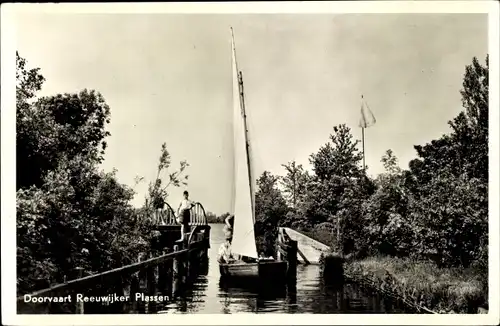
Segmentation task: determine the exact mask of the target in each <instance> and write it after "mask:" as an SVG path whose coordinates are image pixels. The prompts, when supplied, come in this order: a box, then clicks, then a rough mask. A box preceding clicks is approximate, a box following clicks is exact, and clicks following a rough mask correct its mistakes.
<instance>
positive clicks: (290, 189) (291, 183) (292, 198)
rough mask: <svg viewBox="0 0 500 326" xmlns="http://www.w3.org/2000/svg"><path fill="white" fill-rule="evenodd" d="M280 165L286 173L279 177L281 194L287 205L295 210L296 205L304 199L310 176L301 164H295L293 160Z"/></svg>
mask: <svg viewBox="0 0 500 326" xmlns="http://www.w3.org/2000/svg"><path fill="white" fill-rule="evenodd" d="M282 166H283V167H284V168H285V170H286V175H285V176H284V177H281V178H280V183H281V186H282V187H283V195H284V197H285V199H286V200H287V202H288V205H289V206H290V207H291V208H292V209H293V210H296V209H297V205H299V204H300V203H301V202H302V201H303V199H304V196H305V194H306V191H307V185H308V183H309V182H310V179H311V177H310V175H309V173H308V172H307V171H304V167H303V166H302V164H298V165H297V164H296V162H295V161H292V162H289V163H288V164H282Z"/></svg>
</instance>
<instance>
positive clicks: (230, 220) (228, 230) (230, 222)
mask: <svg viewBox="0 0 500 326" xmlns="http://www.w3.org/2000/svg"><path fill="white" fill-rule="evenodd" d="M224 223H225V224H226V225H224V234H225V235H227V234H231V236H230V237H231V238H232V234H233V227H234V215H229V216H228V217H226V219H225V220H224Z"/></svg>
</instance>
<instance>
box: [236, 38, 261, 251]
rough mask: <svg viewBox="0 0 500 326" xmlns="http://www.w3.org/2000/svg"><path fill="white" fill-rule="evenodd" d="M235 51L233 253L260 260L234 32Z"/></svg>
mask: <svg viewBox="0 0 500 326" xmlns="http://www.w3.org/2000/svg"><path fill="white" fill-rule="evenodd" d="M231 41H232V42H231V43H232V51H233V60H232V61H233V64H232V66H233V69H232V70H233V110H234V116H233V128H234V129H233V133H234V160H235V161H234V183H235V187H234V190H235V193H234V196H235V198H234V208H233V212H234V228H233V241H232V246H231V247H232V251H233V252H234V253H236V254H240V255H243V256H247V257H252V258H258V255H257V245H256V243H255V233H254V221H255V217H254V208H253V204H254V197H255V194H254V191H253V190H254V189H255V187H254V186H253V179H254V178H253V176H252V175H251V171H252V169H251V168H250V165H249V164H250V159H249V156H248V152H247V146H248V138H247V133H246V132H247V131H246V130H245V116H244V112H245V108H244V102H243V98H242V96H243V94H241V91H240V83H239V76H238V73H239V70H238V65H237V62H236V48H235V44H234V35H233V34H232V29H231Z"/></svg>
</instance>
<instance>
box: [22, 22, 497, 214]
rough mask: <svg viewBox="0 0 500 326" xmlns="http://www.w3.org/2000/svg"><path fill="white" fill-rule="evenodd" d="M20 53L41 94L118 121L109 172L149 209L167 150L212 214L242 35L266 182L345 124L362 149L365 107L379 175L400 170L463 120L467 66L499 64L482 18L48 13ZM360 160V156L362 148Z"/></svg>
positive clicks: (220, 189)
mask: <svg viewBox="0 0 500 326" xmlns="http://www.w3.org/2000/svg"><path fill="white" fill-rule="evenodd" d="M16 22H17V24H16V33H17V35H16V40H17V49H18V51H19V52H20V55H21V56H22V57H24V58H26V59H27V60H28V65H29V67H40V68H41V71H40V72H41V73H42V75H43V76H44V77H45V78H46V82H45V84H44V86H43V89H42V91H41V92H40V94H39V95H40V96H45V95H55V94H57V93H66V92H69V93H74V92H78V91H80V90H82V89H84V88H87V89H95V90H96V91H99V92H100V93H101V94H102V95H103V96H104V98H105V100H106V102H107V104H108V105H109V106H110V109H111V123H110V124H109V125H108V127H107V129H108V130H109V131H110V133H111V136H110V137H109V138H108V139H107V143H108V148H107V150H106V154H105V162H104V163H103V165H102V169H104V170H105V171H111V170H112V169H113V168H116V169H117V170H118V172H117V176H118V179H119V181H120V182H122V183H125V184H127V185H129V186H133V185H134V178H135V177H136V176H141V177H144V179H145V181H143V182H142V183H139V184H138V185H136V186H135V190H136V192H137V195H136V197H135V199H134V201H133V204H134V205H135V206H140V205H142V204H143V202H144V196H145V193H146V190H147V184H148V182H150V181H152V180H153V178H154V177H155V174H156V166H157V164H158V159H159V155H160V148H161V144H162V143H163V142H166V144H167V149H168V150H169V152H170V153H171V156H172V170H171V171H174V170H175V169H177V168H178V166H179V162H180V161H181V160H187V161H188V163H189V164H190V166H189V168H188V170H187V172H188V174H189V184H188V186H187V187H181V188H173V189H171V191H170V197H169V199H168V202H169V203H170V204H171V205H172V206H173V207H176V206H177V203H178V201H179V200H180V199H181V195H182V191H184V190H186V189H187V190H189V192H190V194H191V198H192V199H193V200H196V201H199V202H201V203H202V204H203V206H204V207H205V209H206V210H208V211H212V212H215V213H218V214H220V213H223V212H226V211H229V210H230V203H231V198H232V194H231V185H232V182H233V178H232V175H231V166H232V164H231V162H232V146H231V143H232V139H233V138H232V129H231V121H232V120H231V119H232V84H231V83H232V79H231V78H232V74H231V39H230V32H229V28H230V26H232V27H233V29H234V33H235V42H236V51H237V57H238V65H239V68H240V70H241V71H242V72H243V79H244V85H245V97H246V110H247V113H248V115H249V124H250V130H251V139H250V141H251V144H252V146H253V152H254V162H255V171H256V175H260V174H261V173H262V172H263V171H264V170H267V171H270V172H271V173H273V174H278V175H282V174H284V169H283V168H282V167H281V164H285V163H287V162H289V161H292V160H295V161H297V163H299V164H303V165H304V166H305V167H306V168H310V167H309V161H308V159H309V156H310V155H311V154H312V153H315V152H317V151H318V149H319V148H320V146H322V145H324V144H325V143H326V142H328V141H329V138H328V137H329V135H330V134H331V133H332V132H333V126H335V125H339V124H346V125H347V126H348V127H350V128H351V130H352V134H353V136H354V138H355V139H361V129H360V128H359V127H358V121H359V118H360V97H361V94H363V95H364V98H365V100H366V101H367V102H368V104H369V106H370V108H371V110H372V112H373V114H374V115H375V117H376V119H377V123H376V124H375V125H374V126H372V127H370V128H368V129H366V130H365V141H366V142H365V152H366V164H367V166H368V167H369V173H370V174H371V175H373V176H374V175H376V174H378V173H380V172H383V166H382V163H381V162H380V158H381V157H382V155H383V154H384V152H385V151H386V150H387V149H392V150H393V152H394V153H395V155H396V156H397V157H398V159H399V162H400V166H401V167H402V168H407V166H408V162H409V161H410V160H411V159H413V158H415V157H416V154H415V150H414V148H413V146H414V145H422V144H425V143H427V142H430V141H431V140H433V139H436V138H438V137H440V136H441V135H442V134H445V133H448V132H449V131H450V129H449V127H448V124H447V122H448V121H449V120H451V119H453V117H455V116H456V115H457V114H458V113H459V112H460V111H461V110H462V109H463V108H462V106H461V96H460V93H459V91H460V89H461V87H462V80H463V75H464V72H465V66H466V65H468V64H470V63H471V62H472V58H473V57H474V56H476V57H477V58H478V59H479V61H480V62H481V63H484V59H485V57H486V54H487V52H488V39H487V30H488V25H487V24H488V21H487V15H483V14H290V15H284V14H280V15H277V14H260V15H257V14H254V15H251V14H246V15H242V14H241V15H236V14H230V15H229V14H227V15H213V14H211V15H208V14H42V13H38V14H35V13H23V14H22V15H21V14H19V16H18V17H17V20H16ZM360 149H361V145H360Z"/></svg>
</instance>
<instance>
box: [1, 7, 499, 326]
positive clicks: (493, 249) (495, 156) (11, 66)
mask: <svg viewBox="0 0 500 326" xmlns="http://www.w3.org/2000/svg"><path fill="white" fill-rule="evenodd" d="M1 9H2V11H1V24H2V25H1V40H2V47H1V58H2V74H1V78H2V79H1V81H2V83H1V85H2V87H1V103H2V110H1V123H2V125H1V127H2V128H1V136H2V138H1V139H2V142H1V149H2V156H1V167H2V169H1V181H2V206H1V216H2V221H1V223H2V225H1V226H2V323H3V324H7V325H21V324H22V325H26V324H29V325H47V324H49V325H65V324H72V325H92V324H100V325H117V324H119V325H141V324H147V325H164V324H165V323H168V324H175V325H192V324H205V325H222V324H228V325H242V324H246V325H258V324H269V325H271V324H276V325H286V324H288V325H290V324H293V325H307V324H317V325H337V324H342V325H352V324H364V325H375V324H384V325H424V324H429V325H431V324H433V325H451V324H453V325H497V324H498V323H499V322H500V317H499V310H498V309H499V307H500V302H499V296H498V293H499V268H498V267H499V266H498V265H499V256H500V254H499V234H498V231H499V223H498V220H499V206H498V198H500V196H499V185H498V182H499V173H498V172H499V170H498V167H499V129H498V127H499V112H498V108H499V98H498V90H499V69H498V68H499V67H498V65H499V51H498V49H499V48H500V46H499V19H498V17H499V4H498V2H496V1H411V2H410V1H371V2H361V1H360V2H293V3H290V2H253V3H252V2H246V3H230V2H227V3H101V4H98V3H95V4H2V7H1ZM18 11H23V12H26V11H28V12H37V13H41V12H46V13H48V12H50V13H77V12H78V13H137V14H139V13H150V12H155V13H212V14H214V13H222V14H236V13H255V14H257V13H297V14H314V13H321V14H325V13H332V14H334V13H488V14H489V18H488V20H489V33H488V37H489V64H490V75H489V78H490V98H489V106H490V110H489V115H490V116H489V141H490V143H489V150H490V153H489V157H490V162H489V166H490V173H489V178H490V179H489V182H490V183H489V212H490V217H489V230H490V234H489V244H490V250H489V255H490V259H489V288H490V291H489V306H490V310H489V313H488V314H482V315H477V314H474V315H423V314H416V315H409V314H408V315H407V314H403V315H391V314H362V315H355V314H349V315H339V314H331V315H330V314H329V315H326V314H325V315H320V314H317V315H306V314H251V313H249V314H238V315H218V314H211V315H194V314H193V315H189V314H186V315H69V316H67V315H60V316H56V315H17V314H16V282H15V268H16V267H15V266H16V255H15V250H14V248H15V247H16V239H15V236H14V234H15V231H14V230H15V228H16V226H15V224H16V223H15V210H16V204H15V200H16V199H15V198H16V197H15V173H13V171H15V168H16V167H15V139H16V138H15V109H13V108H15V82H14V80H15V48H16V46H15V45H16V43H15V42H16V37H15V35H16V34H15V30H13V29H14V24H13V23H12V22H13V20H14V19H15V13H16V12H18ZM478 59H481V58H478Z"/></svg>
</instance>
